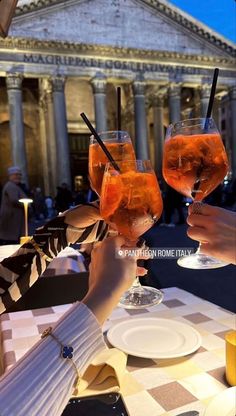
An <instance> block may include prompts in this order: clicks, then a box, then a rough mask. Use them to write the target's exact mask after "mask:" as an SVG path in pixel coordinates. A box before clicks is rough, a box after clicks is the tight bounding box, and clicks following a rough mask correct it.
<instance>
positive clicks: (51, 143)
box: [44, 80, 59, 196]
mask: <svg viewBox="0 0 236 416" xmlns="http://www.w3.org/2000/svg"><path fill="white" fill-rule="evenodd" d="M44 98H45V105H46V109H47V111H46V115H45V116H46V117H45V118H46V134H47V148H48V159H49V174H50V185H51V186H50V195H52V196H55V195H56V191H57V186H58V185H59V183H58V182H57V176H58V175H57V173H58V164H57V142H56V128H55V122H54V106H53V97H52V82H51V80H46V83H45V93H44Z"/></svg>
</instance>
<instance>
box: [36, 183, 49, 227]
mask: <svg viewBox="0 0 236 416" xmlns="http://www.w3.org/2000/svg"><path fill="white" fill-rule="evenodd" d="M33 199H34V203H33V208H34V214H35V219H36V221H40V220H42V219H46V218H47V207H46V203H45V199H44V196H43V193H42V190H41V188H39V187H37V188H35V189H34V190H33Z"/></svg>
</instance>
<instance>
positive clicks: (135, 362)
mask: <svg viewBox="0 0 236 416" xmlns="http://www.w3.org/2000/svg"><path fill="white" fill-rule="evenodd" d="M163 291H164V295H165V297H164V302H163V303H162V304H160V305H157V306H153V307H151V308H147V309H143V310H127V309H126V310H125V309H122V308H116V309H115V310H114V311H113V313H112V315H111V317H110V318H109V320H108V321H107V322H106V323H105V325H104V332H106V331H107V330H108V329H109V328H110V327H111V326H112V325H114V323H117V322H120V321H122V320H125V319H127V318H128V319H132V318H137V317H140V316H141V317H144V316H150V317H151V316H154V317H160V318H168V319H175V320H177V321H180V322H184V323H187V324H189V325H192V326H193V327H194V328H195V329H196V330H197V331H199V333H200V334H201V336H202V346H201V347H200V348H199V350H198V351H197V352H196V353H193V354H191V355H188V356H186V357H182V358H178V359H171V360H150V359H143V358H136V357H129V358H128V371H129V372H131V374H132V376H133V377H134V378H135V379H136V380H137V381H138V382H139V384H140V385H141V388H140V390H139V391H138V392H135V393H131V394H129V395H127V396H125V402H126V404H127V407H128V409H129V412H130V416H149V415H150V416H177V415H180V414H181V413H183V412H187V411H191V410H192V411H193V410H194V411H196V412H199V416H203V415H204V409H205V408H206V405H207V404H208V403H209V401H210V400H211V399H212V398H213V397H214V396H215V395H217V394H218V393H220V392H221V391H223V390H225V389H226V388H227V387H229V386H228V385H227V383H226V381H225V379H224V371H225V341H224V336H225V333H226V332H228V331H229V330H231V329H235V315H234V314H233V313H232V312H229V311H226V310H224V309H222V308H220V307H219V306H217V305H214V304H212V303H210V302H207V301H204V300H202V299H200V298H199V297H197V296H194V295H192V294H190V293H188V292H186V291H184V290H182V289H178V288H174V287H173V288H167V289H164V290H163ZM69 307H70V305H61V306H55V307H51V308H44V309H35V310H31V311H24V312H14V313H10V314H3V315H2V316H1V317H0V330H1V334H2V352H3V366H4V369H5V370H6V369H8V368H10V367H11V365H12V364H14V363H15V361H16V360H18V359H19V358H20V357H21V356H22V355H23V354H24V353H25V352H26V351H27V350H28V349H29V348H30V347H31V346H32V345H33V344H34V343H35V342H36V341H37V340H38V339H39V338H40V335H39V334H41V333H42V331H43V330H44V329H45V328H47V327H48V326H49V325H50V324H53V323H54V322H56V321H57V320H58V319H59V318H60V317H61V316H62V314H63V313H64V312H66V311H67V310H68V308H69ZM196 414H197V413H196ZM212 416H214V415H212Z"/></svg>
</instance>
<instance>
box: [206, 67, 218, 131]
mask: <svg viewBox="0 0 236 416" xmlns="http://www.w3.org/2000/svg"><path fill="white" fill-rule="evenodd" d="M218 75H219V68H215V70H214V75H213V80H212V85H211V94H210V98H209V103H208V108H207V113H206V120H205V126H204V130H208V124H209V118H210V117H211V113H212V108H213V104H214V99H215V93H216V84H217V79H218Z"/></svg>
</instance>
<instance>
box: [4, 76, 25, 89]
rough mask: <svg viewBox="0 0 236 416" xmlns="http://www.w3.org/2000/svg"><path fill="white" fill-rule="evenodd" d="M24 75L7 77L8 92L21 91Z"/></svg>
mask: <svg viewBox="0 0 236 416" xmlns="http://www.w3.org/2000/svg"><path fill="white" fill-rule="evenodd" d="M23 78H24V77H23V75H22V74H7V76H6V84H7V89H8V90H21V87H22V81H23Z"/></svg>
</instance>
